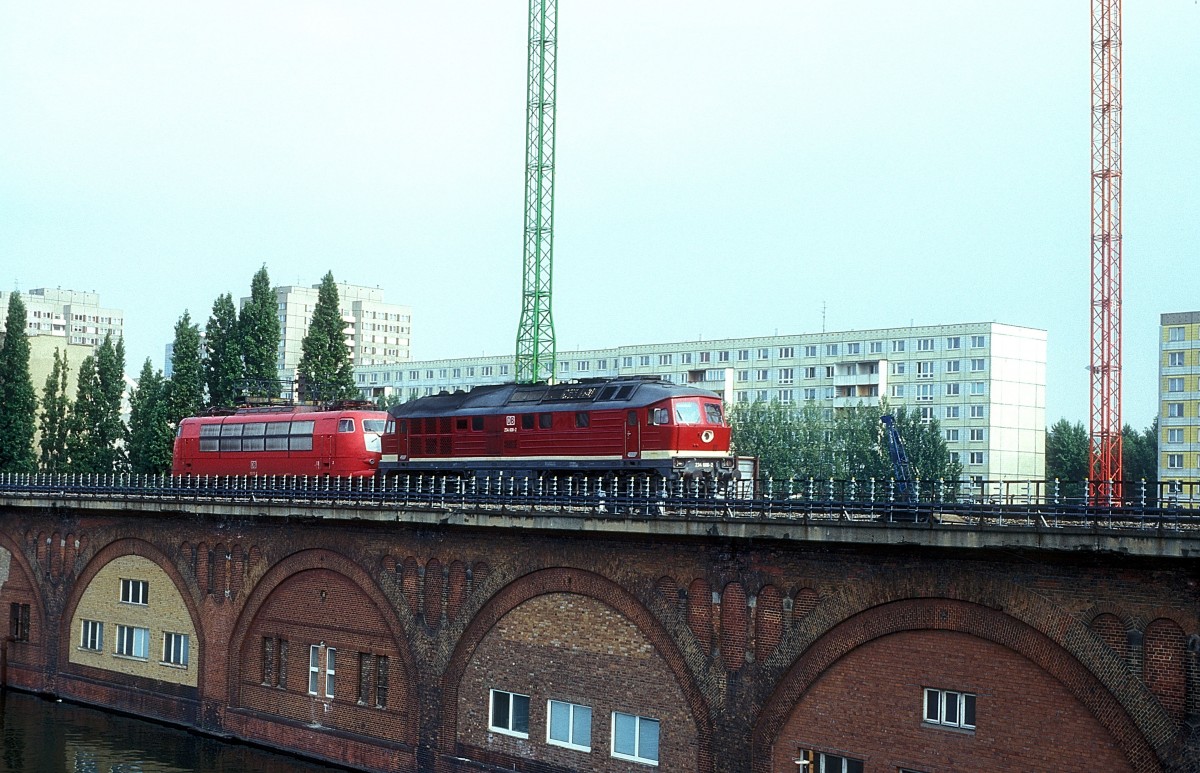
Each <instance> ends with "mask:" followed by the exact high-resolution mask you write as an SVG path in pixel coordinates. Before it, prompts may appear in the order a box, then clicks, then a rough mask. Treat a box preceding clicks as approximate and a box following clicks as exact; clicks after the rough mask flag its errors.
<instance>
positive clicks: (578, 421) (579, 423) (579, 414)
mask: <svg viewBox="0 0 1200 773" xmlns="http://www.w3.org/2000/svg"><path fill="white" fill-rule="evenodd" d="M544 415H546V416H549V415H550V414H544ZM591 423H592V415H591V414H590V413H588V412H587V411H576V413H575V429H586V428H587V427H589V426H591Z"/></svg>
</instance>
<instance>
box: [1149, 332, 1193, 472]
mask: <svg viewBox="0 0 1200 773" xmlns="http://www.w3.org/2000/svg"><path fill="white" fill-rule="evenodd" d="M1158 376H1159V378H1158V400H1159V412H1158V415H1159V433H1160V434H1159V438H1158V479H1159V481H1160V482H1161V483H1173V484H1176V486H1175V487H1176V489H1177V490H1178V491H1179V492H1180V493H1184V492H1187V493H1191V494H1197V493H1200V311H1189V312H1182V313H1175V314H1163V315H1162V317H1161V320H1160V330H1159V361H1158Z"/></svg>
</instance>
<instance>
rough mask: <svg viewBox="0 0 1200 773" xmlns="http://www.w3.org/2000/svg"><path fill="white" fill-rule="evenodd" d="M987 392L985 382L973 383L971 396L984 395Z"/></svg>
mask: <svg viewBox="0 0 1200 773" xmlns="http://www.w3.org/2000/svg"><path fill="white" fill-rule="evenodd" d="M986 391H987V385H986V384H985V383H984V382H982V381H972V382H971V394H973V395H982V394H985V393H986Z"/></svg>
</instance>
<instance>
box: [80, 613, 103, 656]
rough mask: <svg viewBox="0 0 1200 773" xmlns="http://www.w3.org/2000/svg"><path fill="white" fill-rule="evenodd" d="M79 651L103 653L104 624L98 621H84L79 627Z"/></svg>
mask: <svg viewBox="0 0 1200 773" xmlns="http://www.w3.org/2000/svg"><path fill="white" fill-rule="evenodd" d="M79 649H81V650H87V651H89V652H103V651H104V623H103V622H101V621H100V620H84V621H83V625H81V626H79Z"/></svg>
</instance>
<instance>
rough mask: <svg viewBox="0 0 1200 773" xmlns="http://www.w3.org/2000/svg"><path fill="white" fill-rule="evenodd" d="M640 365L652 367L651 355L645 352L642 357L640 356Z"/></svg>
mask: <svg viewBox="0 0 1200 773" xmlns="http://www.w3.org/2000/svg"><path fill="white" fill-rule="evenodd" d="M638 366H639V367H642V368H648V367H650V355H648V354H643V355H641V356H640V357H638Z"/></svg>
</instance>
